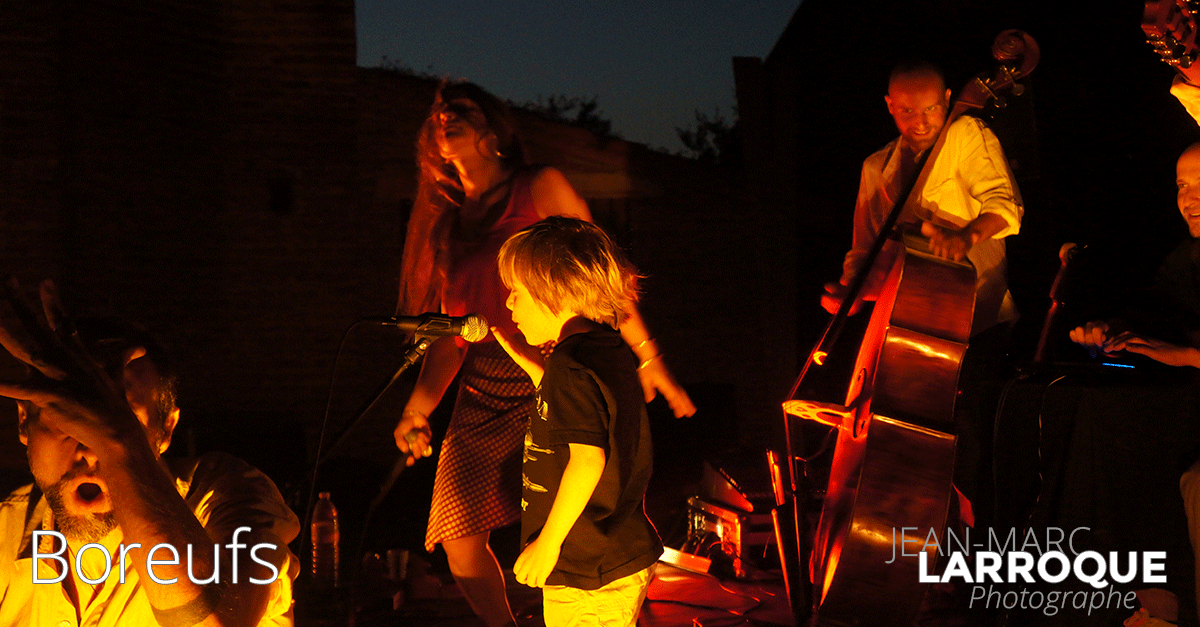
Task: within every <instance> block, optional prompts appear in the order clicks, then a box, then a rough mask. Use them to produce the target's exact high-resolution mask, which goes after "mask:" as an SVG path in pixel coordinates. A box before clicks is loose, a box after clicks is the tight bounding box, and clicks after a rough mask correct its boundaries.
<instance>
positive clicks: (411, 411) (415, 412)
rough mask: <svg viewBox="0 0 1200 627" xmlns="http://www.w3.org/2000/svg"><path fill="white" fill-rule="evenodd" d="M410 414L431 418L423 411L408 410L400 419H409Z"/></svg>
mask: <svg viewBox="0 0 1200 627" xmlns="http://www.w3.org/2000/svg"><path fill="white" fill-rule="evenodd" d="M409 414H416V415H418V416H420V417H422V418H428V417H429V414H427V413H425V412H423V411H420V410H416V409H406V410H404V413H402V414H400V419H401V420H403V419H405V418H407V417H408V416H409Z"/></svg>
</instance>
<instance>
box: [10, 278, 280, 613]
mask: <svg viewBox="0 0 1200 627" xmlns="http://www.w3.org/2000/svg"><path fill="white" fill-rule="evenodd" d="M41 296H42V305H43V307H42V309H43V310H44V311H45V312H46V317H47V319H48V326H43V325H42V324H40V323H37V321H36V317H35V316H36V314H35V313H34V309H33V308H32V307H30V306H28V305H27V304H26V303H25V302H24V299H23V298H21V297H20V295H19V294H16V293H15V290H14V289H13V288H11V287H10V293H9V297H8V300H9V302H10V303H11V304H12V306H13V308H14V309H15V310H16V311H17V312H18V313H19V314H20V315H19V316H18V319H20V320H22V321H23V322H22V323H17V322H13V321H11V320H8V319H4V320H0V344H3V346H4V348H5V349H7V350H8V352H9V353H11V354H12V355H13V356H14V357H16V358H17V359H19V360H21V361H22V362H24V363H25V364H28V365H29V366H30V368H31V373H32V374H31V376H30V377H29V378H27V380H25V381H23V382H19V383H18V382H11V381H5V382H0V395H3V396H7V397H9V398H13V399H17V400H18V420H19V423H18V424H19V429H20V437H21V441H22V442H23V443H24V444H25V445H26V447H27V450H28V457H29V467H30V470H31V471H32V473H33V477H34V480H35V483H34V484H33V485H29V486H25V487H23V488H19V489H17V490H16V491H14V492H13V493H12V494H10V495H9V496H8V497H7V498H6V499H4V501H3V502H0V625H2V626H6V627H7V626H9V625H64V624H71V625H76V624H79V625H93V626H97V627H116V626H118V625H164V626H167V627H182V626H184V625H246V626H252V625H263V626H265V625H291V624H292V622H293V621H292V581H293V580H294V579H295V577H296V575H297V574H298V573H299V569H300V567H299V564H298V562H297V560H296V557H295V556H294V555H293V554H292V553H291V552H290V551H289V550H288V547H287V544H288V542H290V541H291V540H292V539H294V538H295V537H296V535H297V534H298V533H299V531H300V523H299V521H298V520H297V518H296V515H295V514H294V513H292V511H291V510H290V509H289V508H288V506H287V504H286V503H285V502H284V500H283V497H282V496H281V495H280V494H279V490H277V489H276V487H275V484H274V483H272V482H271V480H270V479H269V478H267V476H266V475H264V474H262V473H261V472H259V471H258V470H256V469H254V468H253V467H251V466H249V465H248V464H246V463H245V462H243V461H241V460H238V459H236V458H234V457H231V456H229V455H226V454H223V453H208V454H205V455H202V456H200V457H198V458H195V459H170V460H166V459H163V458H162V457H161V456H162V453H164V452H165V451H166V450H167V447H168V446H170V444H171V435H172V434H173V433H174V431H175V427H176V426H177V425H178V423H179V408H178V407H176V406H175V379H174V377H173V376H172V375H171V371H170V368H169V365H168V361H167V356H166V353H165V351H163V349H162V348H161V347H160V346H159V345H158V343H157V342H155V341H154V339H153V338H151V337H150V336H149V335H148V334H147V333H146V332H144V331H142V330H141V329H139V328H137V327H135V326H133V325H131V324H129V323H126V322H123V321H120V320H115V319H83V320H79V321H78V323H77V324H76V323H73V322H72V321H71V320H70V319H69V318H68V317H67V316H66V315H65V314H64V313H63V310H62V307H61V305H60V304H59V300H58V297H57V295H56V292H55V290H54V287H53V284H51V283H49V282H46V283H43V285H42V290H41ZM36 532H52V533H48V534H44V535H41V541H40V542H38V543H37V544H34V542H35V538H36V537H37V536H35V535H34V534H35V533H36ZM54 534H57V535H54ZM63 540H65V544H66V546H65V547H63V546H62V545H63ZM161 544H166V545H170V547H174V550H175V555H176V559H174V560H172V559H171V553H170V551H169V550H168V549H154V548H153V547H157V546H158V545H161ZM264 544H266V545H270V546H269V547H263V546H260V545H264ZM87 545H90V547H88V548H87V550H84V549H85V546H87ZM230 545H237V548H234V547H233V546H230ZM64 548H65V551H64ZM35 551H36V552H37V553H38V555H39V557H38V559H37V560H35V559H34V553H35ZM81 551H82V553H81ZM106 553H107V555H108V556H110V563H109V564H106V558H105V554H106ZM48 554H58V555H60V556H61V558H62V561H57V560H55V559H53V558H50V557H45V556H46V555H48ZM150 557H153V558H154V559H155V560H156V563H155V564H154V565H153V570H151V568H152V567H151V565H149V564H148V562H147V559H148V558H150ZM106 567H108V568H110V570H108V571H107V575H106V574H105V573H106ZM35 577H38V578H40V579H41V580H42V582H40V583H35V582H34V578H35Z"/></svg>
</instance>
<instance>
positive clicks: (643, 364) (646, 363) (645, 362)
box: [637, 353, 662, 370]
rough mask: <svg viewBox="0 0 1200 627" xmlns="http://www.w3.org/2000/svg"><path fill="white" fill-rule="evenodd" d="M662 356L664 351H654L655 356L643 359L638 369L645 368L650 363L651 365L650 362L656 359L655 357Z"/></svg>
mask: <svg viewBox="0 0 1200 627" xmlns="http://www.w3.org/2000/svg"><path fill="white" fill-rule="evenodd" d="M660 357H662V353H654V356H653V357H651V358H650V359H647V360H646V361H643V362H642V363H641V364H639V365H638V367H637V369H638V370H641V369H642V368H645V367H646V366H649V365H650V362H652V361H654V360H655V359H658V358H660Z"/></svg>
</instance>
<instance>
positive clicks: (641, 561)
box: [492, 217, 662, 627]
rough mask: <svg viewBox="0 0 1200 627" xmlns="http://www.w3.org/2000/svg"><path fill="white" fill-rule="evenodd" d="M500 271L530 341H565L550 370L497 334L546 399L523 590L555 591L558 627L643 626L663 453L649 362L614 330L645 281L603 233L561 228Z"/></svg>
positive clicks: (529, 242)
mask: <svg viewBox="0 0 1200 627" xmlns="http://www.w3.org/2000/svg"><path fill="white" fill-rule="evenodd" d="M499 265H500V277H501V279H503V281H504V284H505V285H506V286H508V288H509V289H510V290H512V292H511V294H509V297H508V301H507V305H508V308H509V309H510V310H512V319H513V322H515V323H516V324H517V328H519V329H520V330H521V333H523V334H524V335H525V339H526V341H527V342H528V344H529V345H530V346H538V345H541V344H545V343H547V342H551V341H555V342H557V344H556V345H555V347H554V352H553V353H551V354H550V356H549V357H548V358H546V359H545V360H544V361H543V359H542V357H541V354H540V353H539V352H536V349H532V350H526V351H522V350H519V349H516V348H514V344H513V343H512V342H510V341H509V340H510V338H507V337H504V335H503V333H502V332H497V340H499V341H500V344H501V346H503V347H504V348H505V350H507V351H508V352H509V354H510V355H512V357H513V359H514V360H515V361H516V362H517V363H518V364H520V365H521V367H522V368H524V370H525V371H526V372H527V373H529V376H530V378H532V379H533V383H534V385H535V386H537V388H538V399H537V411H536V413H535V415H533V416H531V418H530V424H529V431H528V432H527V433H526V435H525V458H524V465H523V468H522V475H523V476H522V480H523V484H524V490H523V493H522V502H521V506H522V508H523V514H522V516H521V537H522V540H523V542H524V544H525V548H524V550H523V551H522V552H521V555H520V557H518V558H517V562H516V565H515V566H514V567H513V570H514V572H515V573H516V576H517V581H518V582H520V583H523V584H525V585H528V586H533V587H539V588H543V592H542V597H543V599H542V605H543V608H544V613H545V621H546V625H547V627H557V626H561V625H605V626H608V625H613V626H627V625H628V626H632V625H635V624H636V622H637V616H638V611H639V610H640V608H641V606H642V601H643V600H644V599H645V597H646V588H647V586H648V585H649V583H650V579H651V578H652V577H653V575H654V567H655V564H656V562H657V561H658V557H659V555H661V554H662V542H661V540H659V537H658V533H657V532H656V531H655V529H654V526H653V525H652V524H651V523H650V520H649V519H648V518H646V513H645V510H644V508H643V506H642V501H643V499H644V497H645V494H646V485H647V484H648V483H649V481H650V470H651V461H652V458H653V452H652V450H651V445H650V425H649V421H648V419H647V416H646V403H645V400H644V397H643V392H642V386H641V384H640V383H639V382H638V377H637V368H638V361H637V358H636V357H634V355H633V353H632V352H631V351H630V350H629V348H628V347H627V346H626V345H625V342H624V341H623V340H622V339H621V335H620V334H619V333H618V332H617V331H616V330H615V328H616V327H619V326H620V325H621V323H622V322H624V321H625V317H626V314H625V312H627V311H629V310H630V308H631V306H632V304H633V303H634V302H636V301H637V280H638V276H637V273H636V271H635V270H634V268H633V266H632V265H631V264H630V263H629V262H628V261H627V260H626V259H625V256H624V254H623V253H622V252H621V250H620V248H618V247H617V246H616V245H615V244H613V242H612V241H611V240H610V239H609V238H608V237H607V236H606V235H605V234H604V232H603V231H602V230H600V229H599V228H598V227H596V226H595V225H592V224H590V223H587V222H583V221H581V220H577V219H574V218H562V217H551V218H547V219H545V220H542V221H541V222H538V223H537V224H534V225H533V226H530V227H529V228H527V229H525V230H523V231H521V232H520V233H517V234H516V235H514V236H512V238H510V239H509V240H508V241H507V242H505V244H504V246H503V247H502V248H501V249H500V258H499ZM492 331H493V332H496V329H494V328H493V329H492ZM518 345H520V344H519V343H518Z"/></svg>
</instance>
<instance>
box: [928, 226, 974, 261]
mask: <svg viewBox="0 0 1200 627" xmlns="http://www.w3.org/2000/svg"><path fill="white" fill-rule="evenodd" d="M921 235H924V236H925V237H928V238H929V250H930V251H931V252H933V254H935V255H937V256H938V257H941V258H942V259H949V260H951V261H962V260H963V259H966V258H967V253H969V252H971V247H972V246H974V245H975V243H976V242H977V241H979V240H978V239H974V238H973V236H972V234H971V233H969V232H968V230H967V229H957V230H956V229H948V228H946V227H943V226H937V225H936V224H934V223H932V222H922V223H921Z"/></svg>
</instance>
